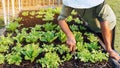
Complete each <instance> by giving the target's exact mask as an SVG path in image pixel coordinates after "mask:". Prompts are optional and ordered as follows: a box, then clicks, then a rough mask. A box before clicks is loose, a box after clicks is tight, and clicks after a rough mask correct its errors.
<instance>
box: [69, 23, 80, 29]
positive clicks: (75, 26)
mask: <svg viewBox="0 0 120 68" xmlns="http://www.w3.org/2000/svg"><path fill="white" fill-rule="evenodd" d="M70 29H71V30H72V31H79V28H78V25H74V24H73V25H70Z"/></svg>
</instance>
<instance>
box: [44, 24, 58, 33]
mask: <svg viewBox="0 0 120 68" xmlns="http://www.w3.org/2000/svg"><path fill="white" fill-rule="evenodd" d="M56 26H57V25H56V24H53V23H52V22H47V23H46V24H44V25H43V28H44V29H45V31H51V30H54V29H55V27H56Z"/></svg>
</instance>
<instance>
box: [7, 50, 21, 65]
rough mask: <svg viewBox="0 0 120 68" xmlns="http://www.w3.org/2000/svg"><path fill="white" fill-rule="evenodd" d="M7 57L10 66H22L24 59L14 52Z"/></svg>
mask: <svg viewBox="0 0 120 68" xmlns="http://www.w3.org/2000/svg"><path fill="white" fill-rule="evenodd" d="M5 57H6V60H7V62H8V64H15V65H20V63H21V62H22V57H21V56H20V55H18V54H16V53H14V52H13V53H10V54H7V55H6V56H5Z"/></svg>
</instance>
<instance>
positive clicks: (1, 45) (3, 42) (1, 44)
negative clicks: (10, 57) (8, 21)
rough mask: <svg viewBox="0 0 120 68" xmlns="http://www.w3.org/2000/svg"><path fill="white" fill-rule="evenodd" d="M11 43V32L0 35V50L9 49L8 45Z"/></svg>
mask: <svg viewBox="0 0 120 68" xmlns="http://www.w3.org/2000/svg"><path fill="white" fill-rule="evenodd" d="M11 44H13V39H12V38H11V34H8V35H7V37H5V36H3V35H2V36H0V52H6V51H7V50H8V49H9V45H11Z"/></svg>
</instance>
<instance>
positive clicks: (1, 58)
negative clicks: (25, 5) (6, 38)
mask: <svg viewBox="0 0 120 68" xmlns="http://www.w3.org/2000/svg"><path fill="white" fill-rule="evenodd" d="M4 61H5V56H4V55H3V54H0V64H4Z"/></svg>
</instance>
